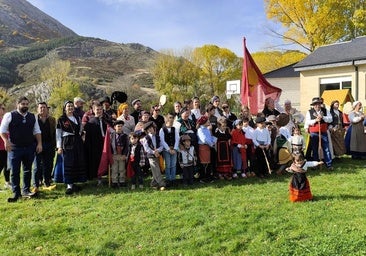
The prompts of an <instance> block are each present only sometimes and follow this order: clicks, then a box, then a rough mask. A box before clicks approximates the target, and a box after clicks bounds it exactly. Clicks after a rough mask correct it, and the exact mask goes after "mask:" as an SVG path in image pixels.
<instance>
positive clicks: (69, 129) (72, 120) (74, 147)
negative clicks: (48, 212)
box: [55, 101, 86, 195]
mask: <svg viewBox="0 0 366 256" xmlns="http://www.w3.org/2000/svg"><path fill="white" fill-rule="evenodd" d="M73 112H74V103H73V102H72V101H67V102H66V103H65V104H64V108H63V114H62V116H61V117H60V118H59V119H58V120H57V127H56V146H57V154H59V155H62V156H63V165H64V168H63V173H61V175H58V174H57V173H55V179H56V182H64V183H65V184H66V185H67V188H66V194H68V195H70V194H72V193H74V192H76V191H78V190H79V188H78V187H77V186H75V185H74V183H76V182H85V181H86V168H85V153H84V146H83V141H82V139H81V120H80V118H78V117H76V116H75V115H74V113H73ZM58 177H60V178H59V179H58V180H57V178H58Z"/></svg>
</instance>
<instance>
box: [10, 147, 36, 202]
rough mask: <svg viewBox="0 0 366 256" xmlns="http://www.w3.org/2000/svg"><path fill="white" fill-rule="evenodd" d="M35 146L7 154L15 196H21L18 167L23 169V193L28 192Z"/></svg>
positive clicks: (14, 149)
mask: <svg viewBox="0 0 366 256" xmlns="http://www.w3.org/2000/svg"><path fill="white" fill-rule="evenodd" d="M35 149H36V147H35V144H32V145H30V146H27V147H16V146H14V147H13V149H12V150H11V151H10V152H9V162H10V166H11V182H12V189H13V193H14V195H15V196H18V197H19V196H21V192H20V165H21V164H22V167H23V192H28V191H29V190H30V183H31V178H32V163H33V160H34V155H35Z"/></svg>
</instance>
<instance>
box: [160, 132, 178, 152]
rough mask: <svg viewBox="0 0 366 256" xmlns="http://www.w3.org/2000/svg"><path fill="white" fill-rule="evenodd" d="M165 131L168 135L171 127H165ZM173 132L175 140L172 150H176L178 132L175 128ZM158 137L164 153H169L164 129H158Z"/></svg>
mask: <svg viewBox="0 0 366 256" xmlns="http://www.w3.org/2000/svg"><path fill="white" fill-rule="evenodd" d="M174 128H175V127H174ZM166 129H168V132H169V133H170V132H171V129H172V128H171V127H166ZM174 130H175V132H174V133H175V135H174V138H175V143H174V149H175V150H178V147H179V130H178V129H177V128H175V129H174ZM159 136H160V143H161V144H162V145H163V148H164V149H165V150H166V151H169V149H170V147H169V146H168V144H167V143H166V141H165V133H164V127H163V128H161V129H160V131H159Z"/></svg>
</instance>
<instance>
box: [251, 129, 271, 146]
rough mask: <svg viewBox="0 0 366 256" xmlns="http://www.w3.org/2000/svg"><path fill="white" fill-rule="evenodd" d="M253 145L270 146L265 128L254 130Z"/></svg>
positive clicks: (268, 135) (269, 139)
mask: <svg viewBox="0 0 366 256" xmlns="http://www.w3.org/2000/svg"><path fill="white" fill-rule="evenodd" d="M253 143H254V145H255V146H256V147H258V146H259V145H270V144H271V135H270V134H269V131H268V129H267V128H263V129H260V128H259V127H257V129H255V130H254V139H253Z"/></svg>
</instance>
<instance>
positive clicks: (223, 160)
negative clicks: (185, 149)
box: [214, 117, 233, 180]
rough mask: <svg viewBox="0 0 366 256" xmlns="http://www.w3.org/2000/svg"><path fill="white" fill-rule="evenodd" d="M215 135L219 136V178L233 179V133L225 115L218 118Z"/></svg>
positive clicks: (217, 153)
mask: <svg viewBox="0 0 366 256" xmlns="http://www.w3.org/2000/svg"><path fill="white" fill-rule="evenodd" d="M214 136H215V137H216V138H217V142H216V145H217V151H216V159H217V165H216V169H217V172H218V175H219V178H220V179H227V180H231V176H232V174H231V172H232V168H233V166H232V161H231V149H230V140H231V134H230V130H229V127H228V126H227V121H226V118H225V117H220V118H218V119H217V128H216V130H215V132H214Z"/></svg>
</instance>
